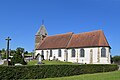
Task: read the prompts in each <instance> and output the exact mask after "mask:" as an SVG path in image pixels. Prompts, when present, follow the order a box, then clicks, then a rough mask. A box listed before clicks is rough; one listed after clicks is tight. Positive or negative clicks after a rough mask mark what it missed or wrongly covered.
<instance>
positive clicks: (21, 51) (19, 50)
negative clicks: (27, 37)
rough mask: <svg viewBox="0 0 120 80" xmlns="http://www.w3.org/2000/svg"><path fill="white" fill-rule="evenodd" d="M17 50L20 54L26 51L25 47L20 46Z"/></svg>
mask: <svg viewBox="0 0 120 80" xmlns="http://www.w3.org/2000/svg"><path fill="white" fill-rule="evenodd" d="M16 52H19V53H20V54H22V53H24V48H21V47H18V48H17V49H16Z"/></svg>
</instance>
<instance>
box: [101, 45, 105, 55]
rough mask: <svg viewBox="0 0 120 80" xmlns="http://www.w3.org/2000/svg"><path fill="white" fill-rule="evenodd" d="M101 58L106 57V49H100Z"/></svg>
mask: <svg viewBox="0 0 120 80" xmlns="http://www.w3.org/2000/svg"><path fill="white" fill-rule="evenodd" d="M101 57H106V49H105V48H104V47H103V48H102V49H101Z"/></svg>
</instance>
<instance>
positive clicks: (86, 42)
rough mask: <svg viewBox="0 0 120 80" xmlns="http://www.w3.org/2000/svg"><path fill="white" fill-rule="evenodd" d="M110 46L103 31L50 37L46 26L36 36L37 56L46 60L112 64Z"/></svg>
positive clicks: (42, 26)
mask: <svg viewBox="0 0 120 80" xmlns="http://www.w3.org/2000/svg"><path fill="white" fill-rule="evenodd" d="M110 49H111V47H110V45H109V44H108V41H107V39H106V37H105V35H104V33H103V31H102V30H96V31H91V32H84V33H79V34H74V33H73V32H69V33H65V34H58V35H53V36H48V33H47V31H46V29H45V26H44V25H41V27H40V29H39V30H38V32H37V34H36V35H35V52H36V53H35V55H36V56H37V55H38V54H40V55H41V56H42V57H43V58H44V59H45V60H60V61H67V62H73V63H81V64H110V63H111V62H110Z"/></svg>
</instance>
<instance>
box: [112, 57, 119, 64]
mask: <svg viewBox="0 0 120 80" xmlns="http://www.w3.org/2000/svg"><path fill="white" fill-rule="evenodd" d="M113 62H114V63H116V64H120V56H114V57H113Z"/></svg>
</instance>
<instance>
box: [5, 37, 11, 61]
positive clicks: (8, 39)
mask: <svg viewBox="0 0 120 80" xmlns="http://www.w3.org/2000/svg"><path fill="white" fill-rule="evenodd" d="M5 40H7V51H6V58H7V61H8V57H9V41H10V40H11V39H10V38H9V37H7V38H6V39H5Z"/></svg>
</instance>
